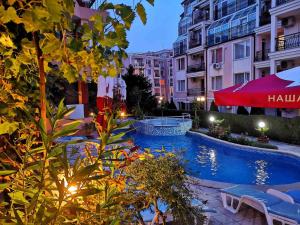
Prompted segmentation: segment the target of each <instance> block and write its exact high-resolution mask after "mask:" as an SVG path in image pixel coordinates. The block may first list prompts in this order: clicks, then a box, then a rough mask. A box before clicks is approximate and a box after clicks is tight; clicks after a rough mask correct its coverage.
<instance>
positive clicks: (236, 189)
mask: <svg viewBox="0 0 300 225" xmlns="http://www.w3.org/2000/svg"><path fill="white" fill-rule="evenodd" d="M221 197H222V203H223V206H224V208H226V209H227V210H229V211H231V212H232V213H237V212H238V211H239V209H240V207H241V205H242V204H246V205H249V206H251V207H253V208H255V209H256V210H258V211H260V212H262V213H264V214H265V215H266V219H267V222H268V225H274V224H276V225H277V224H281V225H298V224H300V205H298V204H294V202H293V200H292V198H291V197H290V196H288V195H287V194H285V193H282V192H279V191H276V190H269V191H268V192H267V193H266V192H263V191H260V190H258V189H255V188H251V187H245V186H240V185H238V186H233V187H230V188H226V189H222V190H221Z"/></svg>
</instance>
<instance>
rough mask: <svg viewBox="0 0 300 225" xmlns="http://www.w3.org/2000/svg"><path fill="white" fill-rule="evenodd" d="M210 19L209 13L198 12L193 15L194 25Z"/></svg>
mask: <svg viewBox="0 0 300 225" xmlns="http://www.w3.org/2000/svg"><path fill="white" fill-rule="evenodd" d="M207 20H209V13H207V14H196V15H194V17H193V25H195V24H197V23H201V22H203V21H207Z"/></svg>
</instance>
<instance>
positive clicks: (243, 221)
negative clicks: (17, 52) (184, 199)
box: [190, 185, 267, 225]
mask: <svg viewBox="0 0 300 225" xmlns="http://www.w3.org/2000/svg"><path fill="white" fill-rule="evenodd" d="M190 190H191V191H192V192H193V194H194V195H195V198H197V199H201V200H207V206H208V207H209V208H212V209H215V210H216V211H217V212H216V213H211V218H210V223H209V225H266V224H267V221H266V218H265V215H264V214H262V213H260V212H258V211H257V210H255V209H253V208H251V207H248V206H244V205H243V206H242V207H241V209H240V212H239V213H237V214H233V213H231V212H229V211H228V210H226V209H224V208H223V206H222V202H221V196H220V192H219V190H218V189H214V188H207V187H203V186H200V185H190Z"/></svg>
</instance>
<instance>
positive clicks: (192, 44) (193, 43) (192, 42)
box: [189, 39, 201, 49]
mask: <svg viewBox="0 0 300 225" xmlns="http://www.w3.org/2000/svg"><path fill="white" fill-rule="evenodd" d="M200 45H201V40H199V39H198V40H197V39H196V40H195V39H192V40H190V42H189V49H191V48H196V47H198V46H200Z"/></svg>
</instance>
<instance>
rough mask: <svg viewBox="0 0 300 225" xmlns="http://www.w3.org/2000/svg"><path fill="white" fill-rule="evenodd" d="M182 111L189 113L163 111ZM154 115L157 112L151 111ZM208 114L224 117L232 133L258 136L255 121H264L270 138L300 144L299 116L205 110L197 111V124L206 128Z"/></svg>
mask: <svg viewBox="0 0 300 225" xmlns="http://www.w3.org/2000/svg"><path fill="white" fill-rule="evenodd" d="M182 113H190V114H191V115H193V114H194V112H187V111H181V110H166V111H164V115H165V116H179V115H181V114H182ZM153 114H154V115H159V113H158V114H157V112H156V111H153ZM209 115H213V116H215V117H216V119H218V120H219V119H224V126H225V127H226V126H227V127H230V129H231V132H232V133H237V134H241V133H248V135H250V136H256V137H257V136H259V135H260V133H259V132H258V131H257V130H256V128H257V123H258V122H259V121H264V122H265V123H266V124H267V126H268V128H269V131H268V132H267V133H266V135H267V136H268V137H269V138H270V139H272V140H278V141H282V142H286V143H291V144H300V117H296V118H293V119H289V118H282V117H275V116H265V115H237V114H231V113H220V112H207V111H203V110H201V111H198V117H199V125H200V127H204V128H208V127H209V121H208V117H209Z"/></svg>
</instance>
